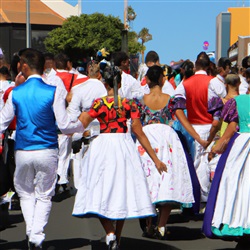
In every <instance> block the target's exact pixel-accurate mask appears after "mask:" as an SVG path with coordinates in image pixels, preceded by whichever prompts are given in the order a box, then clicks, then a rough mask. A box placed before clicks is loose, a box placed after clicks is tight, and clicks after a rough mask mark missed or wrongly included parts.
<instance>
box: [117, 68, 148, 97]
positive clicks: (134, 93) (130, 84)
mask: <svg viewBox="0 0 250 250" xmlns="http://www.w3.org/2000/svg"><path fill="white" fill-rule="evenodd" d="M118 94H119V95H120V96H121V97H125V98H127V99H133V98H137V99H141V98H142V97H143V95H144V93H143V89H142V87H141V83H140V82H139V81H137V80H136V79H135V78H134V77H133V76H131V75H130V74H127V73H125V72H122V81H121V88H119V90H118Z"/></svg>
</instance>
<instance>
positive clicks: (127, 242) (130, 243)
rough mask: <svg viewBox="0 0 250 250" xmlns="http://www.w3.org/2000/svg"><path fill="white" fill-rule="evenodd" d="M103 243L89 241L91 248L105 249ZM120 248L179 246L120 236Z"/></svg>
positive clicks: (161, 249)
mask: <svg viewBox="0 0 250 250" xmlns="http://www.w3.org/2000/svg"><path fill="white" fill-rule="evenodd" d="M107 249H108V248H107V246H106V244H105V243H103V242H100V241H92V242H91V250H107ZM120 249H121V250H136V249H138V250H180V249H179V248H176V247H173V246H169V245H166V244H162V243H161V242H160V241H147V240H139V239H132V238H126V237H122V239H121V248H120Z"/></svg>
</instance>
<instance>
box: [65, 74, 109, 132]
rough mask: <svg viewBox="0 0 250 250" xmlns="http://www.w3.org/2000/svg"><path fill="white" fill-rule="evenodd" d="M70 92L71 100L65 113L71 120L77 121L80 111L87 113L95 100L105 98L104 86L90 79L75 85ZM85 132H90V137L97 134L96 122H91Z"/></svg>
mask: <svg viewBox="0 0 250 250" xmlns="http://www.w3.org/2000/svg"><path fill="white" fill-rule="evenodd" d="M71 91H72V99H71V102H70V103H69V106H68V108H67V111H68V113H69V115H70V116H71V119H72V120H77V118H78V116H79V115H80V114H81V112H82V111H88V110H89V109H90V107H91V106H92V104H93V101H94V100H95V99H97V98H101V97H104V96H107V90H106V88H105V87H104V84H103V83H102V82H101V81H99V80H98V79H94V78H90V79H88V80H87V81H85V82H83V83H81V84H78V85H76V86H75V87H73V88H72V89H71ZM86 130H90V133H91V136H94V135H97V134H99V132H100V126H99V122H98V120H97V119H95V120H93V121H92V122H91V123H90V124H89V126H88V128H86Z"/></svg>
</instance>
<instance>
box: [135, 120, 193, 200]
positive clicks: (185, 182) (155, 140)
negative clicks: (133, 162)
mask: <svg viewBox="0 0 250 250" xmlns="http://www.w3.org/2000/svg"><path fill="white" fill-rule="evenodd" d="M143 131H144V133H145V134H146V136H147V137H148V139H149V141H150V143H151V146H152V148H153V149H154V150H155V152H156V154H157V156H158V158H159V159H160V160H161V161H163V162H164V163H165V164H166V165H167V169H168V172H167V173H166V172H163V173H162V174H161V175H160V174H159V172H158V171H157V169H156V167H155V165H154V163H153V162H152V160H151V158H150V157H149V155H148V154H147V153H146V151H145V150H144V149H143V147H142V146H141V145H140V143H139V142H138V141H137V142H136V145H137V148H138V151H139V153H140V156H141V160H142V163H143V170H144V172H145V175H146V176H147V182H148V186H149V191H150V196H151V201H152V203H160V202H178V203H190V204H191V203H193V202H194V196H193V186H192V181H191V176H190V172H189V167H188V162H187V159H186V155H185V152H184V149H183V146H182V143H181V141H180V139H179V137H178V135H177V133H176V132H175V131H174V130H173V129H172V128H171V127H170V126H168V125H165V124H150V125H146V126H144V127H143Z"/></svg>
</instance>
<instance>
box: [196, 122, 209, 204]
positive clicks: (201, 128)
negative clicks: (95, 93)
mask: <svg viewBox="0 0 250 250" xmlns="http://www.w3.org/2000/svg"><path fill="white" fill-rule="evenodd" d="M192 126H193V128H194V129H195V131H196V132H197V133H198V134H199V135H200V137H201V139H202V140H207V138H208V136H209V131H210V128H211V126H212V125H211V124H206V125H192ZM209 151H210V148H207V149H206V150H205V149H204V148H203V147H202V146H201V145H200V144H199V143H198V142H197V141H194V152H193V156H194V167H195V170H196V174H197V177H198V180H199V182H200V186H201V201H203V202H206V201H207V197H208V193H209V190H210V168H209V162H208V153H209Z"/></svg>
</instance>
